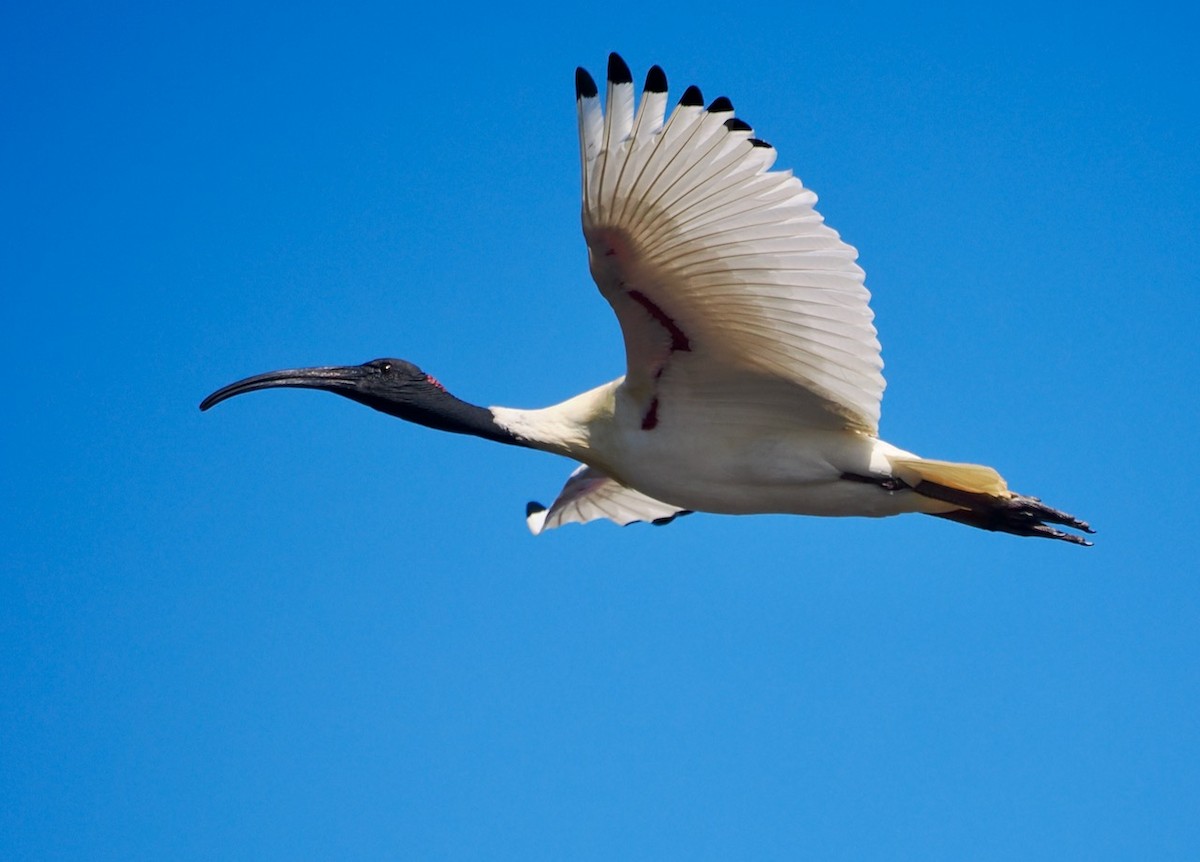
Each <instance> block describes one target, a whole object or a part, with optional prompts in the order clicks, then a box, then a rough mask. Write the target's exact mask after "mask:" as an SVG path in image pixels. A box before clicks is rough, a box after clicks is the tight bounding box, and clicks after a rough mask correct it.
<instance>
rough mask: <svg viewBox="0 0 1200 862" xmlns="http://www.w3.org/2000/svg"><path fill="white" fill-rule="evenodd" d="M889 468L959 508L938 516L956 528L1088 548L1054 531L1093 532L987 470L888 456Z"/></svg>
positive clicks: (1083, 541) (915, 487) (1072, 536)
mask: <svg viewBox="0 0 1200 862" xmlns="http://www.w3.org/2000/svg"><path fill="white" fill-rule="evenodd" d="M891 460H892V469H893V471H894V472H895V475H896V477H897V478H898V479H901V480H903V481H904V482H905V484H907V485H909V486H910V487H911V488H912V489H913V491H915V492H916V493H918V494H921V495H923V496H925V497H929V498H931V499H934V500H941V501H942V502H944V503H951V504H953V505H955V506H958V507H960V508H958V509H955V510H953V511H950V512H943V513H940V514H938V515H937V517H940V518H949V519H950V520H952V521H958V522H959V523H961V524H968V525H970V526H972V527H978V528H979V529H981V530H993V531H997V532H1002V533H1012V534H1014V535H1017V536H1040V537H1042V538H1046V539H1059V540H1061V541H1064V542H1073V543H1074V544H1077V545H1090V544H1092V543H1091V542H1089V541H1088V540H1087V539H1085V538H1083V537H1082V536H1077V535H1075V534H1074V533H1067V532H1064V531H1063V530H1059V529H1057V528H1055V527H1052V526H1050V524H1061V525H1062V526H1065V527H1070V528H1071V529H1074V530H1080V531H1082V532H1085V533H1094V532H1095V530H1093V529H1092V528H1091V526H1090V525H1089V524H1088V523H1087V522H1086V521H1083V520H1080V519H1079V518H1076V517H1075V516H1074V515H1069V514H1067V513H1066V512H1063V511H1060V510H1058V509H1054V508H1051V507H1050V506H1047V505H1046V504H1044V503H1043V502H1042V501H1041V500H1039V499H1038V498H1037V497H1026V496H1023V495H1021V494H1016V493H1014V492H1012V491H1010V490H1009V489H1008V483H1007V482H1005V481H1004V479H1003V478H1002V477H1001V476H1000V474H999V473H997V472H996V471H995V470H993V469H992V468H991V467H984V466H981V465H979V464H955V463H952V462H949V461H932V460H927V459H924V458H893V459H891Z"/></svg>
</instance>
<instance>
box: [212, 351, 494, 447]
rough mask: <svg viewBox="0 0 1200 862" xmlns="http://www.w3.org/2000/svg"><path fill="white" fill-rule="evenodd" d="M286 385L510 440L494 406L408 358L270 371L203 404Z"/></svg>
mask: <svg viewBox="0 0 1200 862" xmlns="http://www.w3.org/2000/svg"><path fill="white" fill-rule="evenodd" d="M281 387H296V388H300V389H320V390H323V391H325V392H332V393H334V394H335V395H341V396H343V397H345V398H349V399H350V400H352V401H357V402H358V403H360V404H365V405H366V406H368V407H371V408H373V409H375V410H379V411H382V412H384V413H387V414H389V415H391V416H396V417H398V418H400V419H405V420H407V421H409V422H416V423H418V424H420V425H426V426H428V427H430V428H438V429H441V430H443V431H455V432H458V433H462V434H475V435H478V436H482V437H490V438H493V439H502V438H503V439H505V442H509V441H508V440H507V436H508V435H506V434H504V433H503V432H502V431H501V430H500V429H498V428H497V427H496V425H495V422H494V420H493V418H492V415H491V411H489V410H485V409H484V408H482V407H476V406H474V405H472V404H467V403H466V402H465V401H460V400H459V399H457V398H455V397H454V396H453V395H451V394H450V393H448V392H447V391H446V389H445V387H443V386H442V384H440V383H438V382H437V380H435V379H434V378H433V377H431V376H430V375H428V374H426V373H425V372H424V371H422V370H421V369H420V368H418V367H417V366H415V365H413V364H412V363H411V362H405V361H404V360H403V359H373V360H371V361H370V362H364V363H363V364H362V365H336V366H323V367H319V368H289V369H285V370H283V371H269V372H267V373H266V374H257V375H255V376H254V377H247V378H246V379H245V380H239V381H237V382H236V383H230V384H229V385H228V386H225V387H222V388H221V389H218V390H217V391H216V392H214V393H213V394H212V395H209V396H208V397H207V398H205V399H204V400H203V401H201V402H200V409H201V410H207V409H209V408H210V407H212V406H213V405H215V404H219V403H220V402H222V401H224V400H226V399H227V398H232V397H233V396H235V395H242V394H243V393H246V392H256V391H258V390H259V389H277V388H281Z"/></svg>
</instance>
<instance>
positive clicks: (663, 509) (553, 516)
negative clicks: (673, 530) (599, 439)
mask: <svg viewBox="0 0 1200 862" xmlns="http://www.w3.org/2000/svg"><path fill="white" fill-rule="evenodd" d="M682 514H687V512H686V511H685V510H683V509H681V508H679V507H678V506H672V505H670V504H669V503H663V502H660V501H659V500H655V499H654V498H653V497H647V496H646V495H645V494H643V493H642V492H640V491H635V490H633V489H632V488H629V487H626V486H625V485H622V484H621V483H620V482H618V481H617V480H616V479H613V478H612V477H610V476H606V475H605V474H603V473H601V472H600V471H599V470H597V469H595V468H593V467H588V466H587V465H582V466H580V467H579V469H577V470H576V471H575V472H574V473H572V474H571V476H570V478H569V479H567V484H566V485H564V486H563V489H562V492H561V493H560V494H559V495H558V499H557V500H555V501H554V504H553V505H552V506H551V507H550V508H549V509H547V508H546V507H545V506H542V505H541V504H540V503H530V504H529V505H528V506H527V507H526V510H525V522H526V523H527V524H528V525H529V531H530V532H531V533H533V534H534V535H535V536H536V535H538V534H539V533H541V532H542V531H543V530H552V529H554V528H555V527H561V526H562V525H563V524H586V523H587V522H588V521H596V520H599V519H600V518H607V519H608V520H610V521H615V522H617V523H618V524H620V525H621V526H626V525H628V524H633V523H636V522H637V521H650V522H651V523H654V524H665V523H667V522H669V521H671V520H673V519H674V518H675V517H676V516H678V515H682Z"/></svg>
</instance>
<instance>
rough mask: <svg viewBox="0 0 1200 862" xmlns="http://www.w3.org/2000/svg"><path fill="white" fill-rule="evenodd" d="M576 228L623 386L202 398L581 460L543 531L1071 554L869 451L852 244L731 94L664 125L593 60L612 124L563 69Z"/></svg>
mask: <svg viewBox="0 0 1200 862" xmlns="http://www.w3.org/2000/svg"><path fill="white" fill-rule="evenodd" d="M575 90H576V98H577V107H578V112H579V141H580V151H581V156H582V165H583V171H582V173H583V234H584V238H585V239H586V240H587V247H588V261H589V264H590V267H591V272H592V276H593V277H594V278H595V280H596V284H597V286H598V287H599V288H600V293H601V294H603V296H604V298H605V299H606V300H608V302H609V304H610V305H612V308H613V311H614V312H616V315H617V320H618V321H619V322H620V325H621V331H622V333H623V334H624V339H625V356H626V369H625V375H624V376H623V377H619V378H617V379H616V380H613V381H612V382H610V383H605V384H603V385H601V386H598V387H596V388H595V389H592V390H591V391H588V392H584V393H583V394H582V395H577V396H576V397H574V398H571V399H570V400H568V401H564V402H563V403H561V404H556V405H554V406H552V407H545V408H542V409H538V410H518V409H514V408H510V407H479V406H476V405H473V404H469V403H467V402H465V401H461V400H459V399H458V398H455V397H454V396H453V395H451V394H450V393H449V392H447V391H446V390H445V388H444V387H443V386H442V385H441V384H440V383H438V382H437V380H435V379H434V378H433V377H431V376H430V375H428V374H426V373H425V372H424V371H422V370H421V369H420V368H418V367H417V366H415V365H413V364H411V363H409V362H405V361H404V360H401V359H376V360H374V361H372V362H367V363H365V364H363V365H353V366H341V367H321V368H299V369H290V370H285V371H273V372H270V373H268V374H260V375H258V376H255V377H250V378H247V379H245V380H241V381H239V382H237V383H233V384H231V385H229V386H226V387H224V388H223V389H219V390H217V391H216V392H214V393H213V394H212V395H210V396H208V398H206V399H205V400H204V402H203V403H202V404H201V405H200V409H201V410H207V409H208V408H209V407H212V406H213V405H214V404H216V403H218V402H220V401H223V400H225V399H226V398H229V397H231V396H234V395H240V394H242V393H244V392H253V391H255V390H258V389H266V388H271V387H285V386H293V387H303V388H307V389H321V390H325V391H327V392H333V393H336V394H338V395H343V396H345V397H346V398H350V399H352V400H354V401H358V402H360V403H362V404H366V405H367V406H368V407H373V408H374V409H376V410H380V411H383V412H384V413H388V414H390V415H392V416H397V417H399V418H401V419H405V420H408V421H409V422H416V423H418V424H420V425H426V426H428V427H430V428H436V429H440V430H442V431H453V432H456V433H459V434H473V435H475V436H477V437H484V438H486V439H488V440H495V441H497V442H500V443H509V444H513V445H517V446H525V447H529V448H532V449H540V450H543V451H546V452H553V453H555V454H558V455H563V456H565V457H567V458H571V459H574V460H575V461H578V462H581V466H579V468H578V469H576V470H575V472H573V473H572V474H571V476H570V478H569V479H568V480H567V483H566V486H565V487H564V488H563V490H562V493H560V494H559V496H558V499H557V500H555V501H554V503H553V504H552V505H551V506H550V507H549V508H548V509H547V508H545V507H543V506H541V505H539V504H536V503H530V504H529V506H528V507H527V510H526V517H527V523H528V525H529V528H530V529H531V530H532V531H533V532H534V533H535V534H536V533H540V532H541V531H543V530H546V529H550V528H552V527H557V526H560V525H562V524H566V523H572V522H578V523H584V522H587V521H593V520H597V519H599V518H608V519H610V520H612V521H616V522H617V523H620V524H629V523H632V522H635V521H650V522H653V523H665V522H667V521H669V520H671V519H672V518H674V517H675V516H677V515H682V514H686V513H689V512H692V511H704V512H717V513H724V514H737V515H745V514H754V513H766V512H775V513H788V514H797V515H863V516H867V517H880V516H884V515H897V514H901V513H904V512H921V513H924V514H927V515H937V516H939V517H942V518H949V519H952V520H955V521H959V522H961V523H964V524H969V525H971V526H973V527H980V528H982V529H985V530H998V531H1003V532H1006V533H1014V534H1016V535H1020V536H1042V537H1046V538H1052V539H1061V540H1064V541H1068V542H1074V543H1076V544H1080V545H1087V544H1091V543H1090V542H1088V541H1087V540H1086V539H1084V538H1083V537H1082V536H1079V535H1076V534H1074V533H1067V532H1064V531H1062V530H1060V529H1057V528H1056V527H1055V526H1051V525H1055V524H1057V525H1062V526H1066V527H1069V528H1072V529H1075V530H1079V531H1085V532H1089V533H1090V532H1092V530H1091V528H1090V527H1089V526H1088V525H1087V524H1086V523H1085V522H1084V521H1081V520H1079V519H1078V518H1075V517H1074V516H1072V515H1068V514H1066V513H1065V512H1060V511H1058V510H1057V509H1052V508H1050V507H1049V506H1046V505H1043V504H1042V503H1041V502H1040V501H1039V500H1037V498H1034V497H1025V496H1022V495H1019V494H1016V493H1014V492H1012V491H1010V490H1009V489H1008V486H1007V484H1006V483H1005V481H1004V479H1002V478H1001V477H1000V474H999V473H997V472H996V471H995V470H993V469H992V468H990V467H983V466H979V465H976V464H957V463H951V462H947V461H934V460H930V459H927V458H921V457H919V456H917V455H914V454H913V453H911V452H906V451H904V450H903V449H898V448H896V447H895V446H893V445H891V444H890V443H886V442H884V441H883V440H881V439H879V437H878V425H879V404H880V399H881V397H882V395H883V389H884V380H883V375H882V374H881V373H880V372H881V369H882V367H883V363H882V361H881V359H880V355H879V341H878V340H877V338H876V331H875V327H874V325H873V324H872V319H873V314H872V312H871V309H870V307H869V306H868V300H869V299H870V294H868V292H867V290H866V288H865V287H864V286H863V280H864V277H863V271H862V269H861V268H860V267H859V266H858V265H857V264H856V263H855V258H856V257H857V252H856V251H855V250H854V248H852V247H851V246H849V245H847V244H846V243H845V242H843V241H842V240H841V238H840V237H839V236H838V234H837V232H836V231H834V230H833V229H832V228H830V227H829V226H828V225H826V224H825V223H824V220H823V219H822V218H821V216H820V215H819V214H818V213H817V211H816V210H815V209H813V205H814V204H815V203H816V200H817V198H816V195H814V194H813V193H812V192H811V191H809V190H808V189H806V188H805V187H804V186H803V185H802V184H801V183H800V181H799V180H798V179H796V178H795V177H794V176H792V174H791V172H790V171H772V170H771V166H772V164H773V163H774V161H775V150H774V149H773V148H772V147H771V146H770V145H769V144H767V143H765V142H764V141H762V140H760V139H759V138H757V137H754V135H753V132H752V130H751V128H750V126H748V125H747V124H746V123H745V122H743V121H742V120H740V119H738V118H737V117H736V116H735V115H734V112H733V105H732V104H730V102H729V100H728V99H726V98H723V97H722V98H719V99H716V100H714V101H713V102H711V103H710V104H709V105H708V106H707V107H705V105H704V101H703V98H702V97H701V95H700V90H698V89H697V88H696V87H689V88H688V89H687V90H686V91H685V92H684V94H683V97H682V98H681V99H680V100H679V102H678V104H677V105H676V106H675V107H674V109H673V110H672V111H671V113H670V116H667V115H666V108H667V79H666V75H665V74H664V73H663V71H662V69H660V68H659V67H657V66H655V67H653V68H651V69H650V72H649V74H648V75H647V76H646V84H645V87H644V89H643V91H642V98H641V102H640V104H639V105H637V107H636V110H635V105H634V91H633V78H632V76H631V75H630V72H629V67H628V66H627V65H626V64H625V62H624V61H623V60H622V59H621V58H620V57H618V56H617V55H616V54H613V55H611V56H610V57H609V61H608V92H607V94H606V104H607V112H605V111H603V110H602V109H601V107H600V99H599V92H598V90H597V88H596V84H595V82H594V81H593V80H592V78H591V76H590V75H589V74H588V73H587V72H586V71H585V70H583V69H578V70H577V71H576V73H575Z"/></svg>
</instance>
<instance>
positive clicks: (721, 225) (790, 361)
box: [577, 55, 885, 433]
mask: <svg viewBox="0 0 1200 862" xmlns="http://www.w3.org/2000/svg"><path fill="white" fill-rule="evenodd" d="M614 58H615V59H613V58H610V62H609V69H608V72H609V82H608V88H607V94H606V95H607V99H608V106H607V116H605V114H604V112H603V111H602V110H601V108H600V105H599V97H598V94H596V92H595V89H596V88H595V85H594V84H592V85H591V86H590V88H589V87H583V88H582V89H580V90H579V91H580V98H579V127H580V142H581V143H580V147H581V154H582V160H583V178H582V184H583V228H584V236H585V238H586V240H587V244H588V252H589V257H590V263H591V269H592V275H593V276H594V278H595V279H596V283H597V285H598V286H599V288H600V292H601V293H602V294H603V295H604V297H605V298H606V299H607V300H608V301H609V303H610V304H611V305H612V306H613V310H614V311H615V312H616V314H617V318H618V320H619V322H620V324H621V329H622V333H623V335H624V338H625V348H626V364H627V372H626V381H627V383H628V385H629V386H630V387H631V390H633V391H644V392H646V393H647V397H654V398H658V399H660V400H661V402H662V404H663V409H669V404H670V401H671V399H672V398H680V399H684V398H686V399H689V400H693V401H694V399H693V398H692V395H691V394H690V393H685V392H681V391H672V390H671V388H670V387H671V386H672V381H678V380H683V379H687V380H689V381H693V382H694V381H697V380H702V379H705V374H706V373H708V375H709V377H708V379H711V380H713V381H718V380H719V381H722V383H721V385H722V386H727V387H729V388H730V391H729V392H728V393H723V392H722V391H718V390H717V389H714V387H715V386H716V383H714V384H713V385H711V386H708V387H706V389H707V390H708V391H707V394H708V397H712V398H714V399H718V400H720V399H724V400H725V401H729V402H730V403H734V402H736V398H737V393H738V389H739V387H742V386H747V387H748V388H747V390H746V391H751V390H753V391H756V392H768V391H769V392H770V393H771V396H772V398H775V399H777V400H782V403H781V404H780V405H779V409H780V410H781V411H783V412H787V413H788V414H789V416H791V418H792V420H793V421H796V422H798V423H802V422H805V421H809V422H811V423H813V424H818V425H828V424H829V423H831V422H832V423H833V424H835V425H838V426H839V427H847V428H852V429H856V430H862V431H866V432H869V433H875V431H876V429H877V428H878V423H879V404H880V400H881V397H882V395H883V389H884V385H885V384H884V380H883V375H882V373H881V372H882V367H883V363H882V360H881V359H880V355H879V341H878V339H877V337H876V331H875V327H874V324H873V317H874V316H873V314H872V312H871V309H870V306H869V300H870V294H869V293H868V292H867V290H866V287H865V286H864V284H863V282H864V275H863V271H862V269H861V268H860V267H859V266H858V264H857V263H856V262H855V260H856V258H857V252H856V251H855V250H854V248H853V247H852V246H850V245H848V244H846V243H845V242H844V241H843V240H842V239H841V237H840V236H839V235H838V233H837V231H835V230H833V229H832V228H830V227H829V226H828V225H826V224H825V223H824V220H823V219H822V217H821V215H820V214H819V213H818V212H817V211H816V210H815V209H814V205H815V204H816V201H817V197H816V195H815V194H814V193H813V192H812V191H811V190H809V189H806V188H805V187H804V186H803V184H801V182H800V181H799V180H798V179H797V178H796V177H794V176H793V175H792V173H791V172H790V171H773V170H771V168H772V166H773V165H774V162H775V157H776V153H775V150H774V148H773V147H771V146H770V145H768V144H764V143H763V142H762V141H761V140H759V139H757V138H754V137H752V134H753V132H752V130H751V129H750V127H749V126H748V125H747V124H746V123H744V122H742V121H741V120H739V119H736V118H735V117H734V114H733V106H732V105H731V104H730V103H729V100H727V99H724V98H721V99H717V100H715V101H714V102H713V103H712V104H710V105H709V106H708V108H707V109H706V108H705V107H704V104H703V101H702V98H701V95H700V91H699V90H698V89H696V88H695V87H689V88H688V89H687V91H686V92H685V93H684V95H683V97H682V98H681V99H680V101H679V103H678V104H677V105H676V106H675V108H674V109H673V110H672V111H671V114H670V116H669V117H668V116H666V104H667V92H666V76H665V75H664V74H663V73H662V70H661V69H658V67H654V68H653V69H651V71H650V74H649V75H647V79H646V86H645V87H644V89H643V93H642V96H641V100H640V104H638V105H637V106H636V110H635V107H634V100H633V85H632V77H631V76H630V74H629V70H628V67H627V66H626V65H625V64H624V62H623V61H621V60H620V58H618V57H615V55H614ZM583 74H584V75H586V73H583ZM587 80H588V81H589V82H590V80H591V79H590V78H588V79H587ZM577 81H578V79H577ZM577 89H579V88H578V84H577ZM664 118H665V119H664ZM668 362H671V363H687V364H688V366H689V369H690V370H689V372H688V373H687V374H684V375H667V376H664V375H663V373H662V372H663V368H664V367H665V365H666V363H668ZM718 368H719V369H720V373H719V374H716V373H715V372H716V370H717V369H718ZM770 381H773V382H770ZM751 384H753V385H752V386H751ZM675 385H676V386H678V385H679V384H677V383H676V384H675ZM789 393H790V395H789ZM789 399H790V401H789ZM756 409H765V408H763V405H756Z"/></svg>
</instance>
